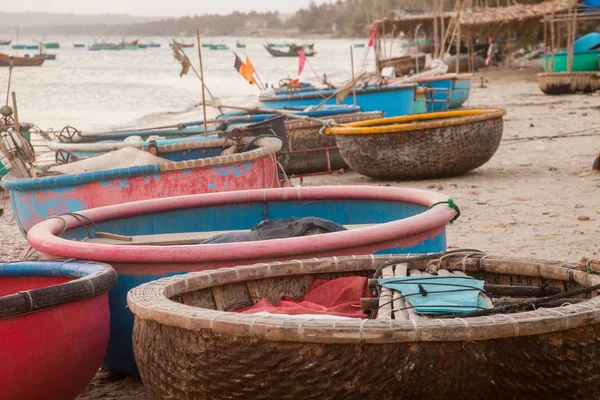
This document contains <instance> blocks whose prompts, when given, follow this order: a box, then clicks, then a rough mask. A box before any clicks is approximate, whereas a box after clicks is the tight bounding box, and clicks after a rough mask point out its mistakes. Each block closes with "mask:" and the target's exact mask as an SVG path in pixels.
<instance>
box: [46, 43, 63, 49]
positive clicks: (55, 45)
mask: <svg viewBox="0 0 600 400" xmlns="http://www.w3.org/2000/svg"><path fill="white" fill-rule="evenodd" d="M44 48H45V49H60V43H58V42H49V43H44Z"/></svg>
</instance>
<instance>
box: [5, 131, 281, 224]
mask: <svg viewBox="0 0 600 400" xmlns="http://www.w3.org/2000/svg"><path fill="white" fill-rule="evenodd" d="M156 150H157V152H156V154H157V156H153V155H151V154H150V153H148V152H146V151H143V150H139V149H132V148H125V149H121V150H119V151H116V152H111V153H107V154H104V155H101V156H97V157H92V158H88V159H85V160H81V161H77V162H73V163H67V164H63V165H57V166H54V167H52V168H50V170H49V172H48V173H43V174H42V177H36V178H17V177H15V176H14V175H13V174H8V175H7V176H5V177H4V178H3V179H2V182H1V183H0V184H1V185H2V187H3V188H4V189H6V190H7V191H9V193H10V199H11V203H12V206H13V209H14V210H15V216H16V220H17V223H18V224H19V228H20V229H21V231H22V232H24V233H27V232H28V231H29V230H30V229H31V227H33V226H34V225H35V224H37V223H38V222H41V221H43V220H44V219H46V218H48V217H50V216H53V215H59V214H64V213H67V212H78V211H81V210H86V209H90V208H96V207H103V206H109V205H113V204H121V203H125V202H129V201H137V200H147V199H155V198H162V197H169V196H179V195H184V194H198V193H210V192H222V191H235V190H245V189H263V188H272V187H279V186H280V180H279V170H278V166H277V160H276V153H277V152H278V151H279V150H281V140H280V139H277V138H265V137H263V138H241V139H240V140H232V139H207V140H201V141H189V142H181V143H175V144H169V145H159V146H157V149H156ZM137 160H141V161H137Z"/></svg>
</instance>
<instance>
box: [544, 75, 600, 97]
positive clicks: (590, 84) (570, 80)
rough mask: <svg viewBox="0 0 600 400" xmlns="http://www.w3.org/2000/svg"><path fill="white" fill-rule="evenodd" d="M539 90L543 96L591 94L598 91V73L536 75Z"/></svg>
mask: <svg viewBox="0 0 600 400" xmlns="http://www.w3.org/2000/svg"><path fill="white" fill-rule="evenodd" d="M538 83H539V84H540V89H541V91H542V92H544V93H545V94H549V95H560V94H574V93H592V92H595V91H597V90H600V72H572V73H568V72H554V73H552V72H548V73H542V74H538Z"/></svg>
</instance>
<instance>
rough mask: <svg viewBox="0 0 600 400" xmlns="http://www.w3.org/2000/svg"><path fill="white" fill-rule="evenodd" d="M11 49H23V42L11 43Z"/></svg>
mask: <svg viewBox="0 0 600 400" xmlns="http://www.w3.org/2000/svg"><path fill="white" fill-rule="evenodd" d="M12 49H13V50H25V45H24V44H13V45H12Z"/></svg>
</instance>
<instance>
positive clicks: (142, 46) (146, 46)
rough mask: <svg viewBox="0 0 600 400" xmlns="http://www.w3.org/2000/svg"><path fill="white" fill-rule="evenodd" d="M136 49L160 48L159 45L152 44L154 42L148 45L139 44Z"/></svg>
mask: <svg viewBox="0 0 600 400" xmlns="http://www.w3.org/2000/svg"><path fill="white" fill-rule="evenodd" d="M138 47H139V48H140V49H149V48H159V47H160V43H154V42H150V43H139V44H138Z"/></svg>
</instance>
